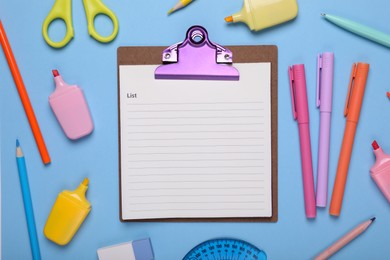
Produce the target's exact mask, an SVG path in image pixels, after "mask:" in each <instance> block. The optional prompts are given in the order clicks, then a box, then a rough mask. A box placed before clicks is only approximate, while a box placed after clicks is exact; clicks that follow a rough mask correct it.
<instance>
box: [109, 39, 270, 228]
mask: <svg viewBox="0 0 390 260" xmlns="http://www.w3.org/2000/svg"><path fill="white" fill-rule="evenodd" d="M226 49H228V50H230V51H231V52H232V53H233V54H234V63H259V62H267V63H270V67H271V91H270V93H271V99H270V100H271V170H272V173H271V176H272V177H271V178H272V181H271V194H272V216H271V217H239V218H237V217H233V218H231V217H230V218H219V217H217V218H214V217H213V218H158V219H131V220H128V219H123V218H122V183H121V177H122V176H121V174H122V173H121V172H122V169H121V117H120V104H121V103H120V102H121V100H120V95H119V93H120V87H121V86H120V80H119V71H120V70H119V69H120V66H121V65H160V64H161V60H162V54H163V53H164V51H166V50H167V49H166V47H162V46H153V47H143V46H135V47H119V48H118V49H117V69H118V147H119V205H120V207H119V216H120V220H121V221H122V222H277V220H278V153H277V147H278V140H277V138H278V125H277V124H278V120H277V115H278V106H277V104H278V102H277V100H278V93H277V89H278V88H277V86H278V77H277V75H278V71H277V70H278V50H277V46H275V45H257V46H226ZM156 80H157V79H156Z"/></svg>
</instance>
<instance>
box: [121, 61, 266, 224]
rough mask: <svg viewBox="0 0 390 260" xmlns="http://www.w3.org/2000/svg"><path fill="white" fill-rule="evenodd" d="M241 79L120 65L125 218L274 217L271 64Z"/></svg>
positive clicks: (256, 66)
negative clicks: (171, 75) (169, 76)
mask: <svg viewBox="0 0 390 260" xmlns="http://www.w3.org/2000/svg"><path fill="white" fill-rule="evenodd" d="M235 66H236V67H237V69H238V70H239V71H240V80H239V81H200V80H155V79H154V70H155V69H156V66H151V65H137V66H132V65H126V66H120V68H119V69H120V71H119V73H120V75H119V79H120V93H119V94H120V121H121V122H120V135H121V152H120V156H121V184H122V186H121V187H122V191H121V196H122V205H121V206H122V218H123V219H127V220H129V219H152V218H213V217H271V215H272V197H271V102H270V96H271V94H270V86H271V82H270V78H271V71H270V63H248V64H245V63H243V64H235Z"/></svg>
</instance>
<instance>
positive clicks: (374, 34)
mask: <svg viewBox="0 0 390 260" xmlns="http://www.w3.org/2000/svg"><path fill="white" fill-rule="evenodd" d="M321 15H322V16H323V17H324V18H325V19H326V20H328V21H329V22H331V23H334V24H335V25H337V26H340V27H341V28H343V29H345V30H347V31H350V32H352V33H355V34H357V35H360V36H361V37H364V38H367V39H369V40H371V41H374V42H376V43H379V44H382V45H384V46H386V47H389V48H390V35H389V34H386V33H383V32H380V31H378V30H375V29H373V28H370V27H368V26H365V25H362V24H359V23H356V22H354V21H351V20H348V19H345V18H342V17H338V16H335V15H330V14H321Z"/></svg>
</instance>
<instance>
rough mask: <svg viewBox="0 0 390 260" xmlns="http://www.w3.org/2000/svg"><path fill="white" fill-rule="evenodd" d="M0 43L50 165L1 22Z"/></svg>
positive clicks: (40, 149) (39, 146)
mask: <svg viewBox="0 0 390 260" xmlns="http://www.w3.org/2000/svg"><path fill="white" fill-rule="evenodd" d="M0 43H1V46H2V47H3V50H4V54H5V57H6V58H7V61H8V65H9V68H10V70H11V73H12V76H13V78H14V81H15V85H16V88H17V90H18V92H19V96H20V100H21V101H22V104H23V107H24V111H25V112H26V115H27V119H28V122H29V123H30V127H31V130H32V132H33V135H34V138H35V142H36V143H37V146H38V149H39V153H40V154H41V158H42V161H43V163H44V164H48V163H50V155H49V152H48V151H47V149H46V145H45V141H44V140H43V137H42V133H41V130H40V129H39V125H38V121H37V119H36V118H35V114H34V110H33V107H32V106H31V102H30V99H29V97H28V94H27V91H26V88H25V87H24V83H23V79H22V76H21V75H20V72H19V69H18V65H17V64H16V60H15V57H14V54H13V53H12V49H11V46H10V44H9V42H8V39H7V35H6V34H5V30H4V28H3V24H2V23H1V21H0Z"/></svg>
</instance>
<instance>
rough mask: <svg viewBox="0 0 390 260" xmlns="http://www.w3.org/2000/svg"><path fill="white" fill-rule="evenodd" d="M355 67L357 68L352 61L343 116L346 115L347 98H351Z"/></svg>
mask: <svg viewBox="0 0 390 260" xmlns="http://www.w3.org/2000/svg"><path fill="white" fill-rule="evenodd" d="M356 68H357V66H356V63H354V64H353V65H352V72H351V78H350V79H349V85H348V94H347V99H346V100H345V107H344V116H347V115H348V107H349V99H350V98H351V93H352V89H353V84H354V83H355V77H356Z"/></svg>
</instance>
